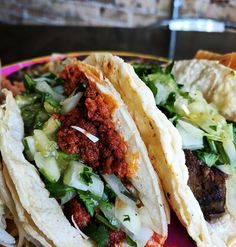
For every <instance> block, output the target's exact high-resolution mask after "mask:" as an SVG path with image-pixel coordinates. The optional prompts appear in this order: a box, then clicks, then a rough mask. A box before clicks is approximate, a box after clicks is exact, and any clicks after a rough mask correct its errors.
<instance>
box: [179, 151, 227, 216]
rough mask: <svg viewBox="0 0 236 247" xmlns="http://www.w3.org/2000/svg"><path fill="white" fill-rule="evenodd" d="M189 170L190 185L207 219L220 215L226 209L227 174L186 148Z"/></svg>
mask: <svg viewBox="0 0 236 247" xmlns="http://www.w3.org/2000/svg"><path fill="white" fill-rule="evenodd" d="M184 152H185V157H186V165H187V167H188V171H189V180H188V185H189V186H190V188H191V190H192V192H193V194H194V196H195V197H196V199H197V201H198V202H199V204H200V207H201V209H202V212H203V214H204V217H205V219H207V220H210V219H212V218H213V217H218V216H220V214H222V213H224V211H225V208H224V206H225V198H226V187H225V179H226V175H225V174H224V173H222V172H221V171H220V170H218V169H217V168H214V167H212V168H209V167H208V166H207V165H206V164H205V163H204V162H203V161H201V160H199V159H198V158H197V157H196V156H195V155H194V154H193V153H192V151H190V150H185V151H184Z"/></svg>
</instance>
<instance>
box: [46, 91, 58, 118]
mask: <svg viewBox="0 0 236 247" xmlns="http://www.w3.org/2000/svg"><path fill="white" fill-rule="evenodd" d="M43 106H44V109H45V110H46V111H47V112H48V113H50V114H52V113H60V112H61V105H60V102H59V101H58V100H55V99H54V98H53V97H52V96H51V95H46V96H45V100H44V103H43Z"/></svg>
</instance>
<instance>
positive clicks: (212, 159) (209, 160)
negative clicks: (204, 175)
mask: <svg viewBox="0 0 236 247" xmlns="http://www.w3.org/2000/svg"><path fill="white" fill-rule="evenodd" d="M195 153H196V155H197V157H198V158H199V159H200V160H202V161H204V162H205V163H206V164H207V165H208V166H209V167H211V166H213V165H215V163H216V161H217V160H218V159H219V157H220V156H219V154H215V153H212V152H211V153H208V152H204V151H196V152H195Z"/></svg>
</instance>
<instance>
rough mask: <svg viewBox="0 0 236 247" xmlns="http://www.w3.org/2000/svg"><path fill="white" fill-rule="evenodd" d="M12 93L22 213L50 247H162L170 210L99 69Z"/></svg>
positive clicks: (7, 140)
mask: <svg viewBox="0 0 236 247" xmlns="http://www.w3.org/2000/svg"><path fill="white" fill-rule="evenodd" d="M24 83H25V91H24V92H23V93H22V94H21V95H17V96H16V97H15V98H14V97H13V95H12V93H11V92H10V91H8V90H6V89H5V90H3V92H4V94H5V95H6V102H5V111H4V116H3V119H2V122H1V125H0V133H1V143H0V149H1V154H2V157H3V161H4V168H5V173H4V176H5V179H6V181H7V185H8V188H9V190H10V191H11V194H12V195H13V200H14V201H15V203H16V202H18V203H17V205H20V206H21V207H20V208H17V213H18V214H19V215H21V216H23V215H24V216H25V219H27V221H28V224H29V226H31V229H32V234H31V237H32V238H33V239H35V240H37V241H38V242H40V243H41V244H42V245H43V246H62V247H65V246H68V247H73V246H93V245H95V246H96V245H99V246H102V247H103V246H104V247H105V246H118V245H119V246H121V245H122V246H147V247H148V246H161V245H162V244H163V243H164V241H165V239H166V237H167V221H169V209H168V205H167V203H166V201H165V197H164V195H163V192H162V190H161V187H160V184H159V179H158V177H157V175H156V173H155V171H154V169H153V167H152V165H151V162H150V160H149V157H148V153H147V150H146V147H145V145H144V143H143V141H142V139H141V137H140V134H139V132H138V130H137V127H136V125H135V123H134V121H133V119H132V118H131V116H130V115H129V113H128V111H127V109H126V105H125V104H124V103H123V101H122V100H121V98H120V96H119V94H118V93H117V92H116V90H115V89H114V87H113V86H112V85H111V84H110V82H109V81H108V80H107V79H106V78H105V77H104V75H103V74H102V73H101V72H100V71H99V70H97V69H96V68H95V67H92V66H89V65H87V64H85V63H82V62H79V61H76V60H69V61H68V60H67V61H64V62H59V63H58V64H57V66H54V68H53V73H46V74H43V75H42V76H38V77H36V78H32V77H30V76H29V75H25V76H24Z"/></svg>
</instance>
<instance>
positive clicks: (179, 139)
mask: <svg viewBox="0 0 236 247" xmlns="http://www.w3.org/2000/svg"><path fill="white" fill-rule="evenodd" d="M85 62H86V63H88V64H90V65H93V66H96V67H97V68H98V69H100V70H102V72H103V74H104V75H105V76H106V77H107V78H108V79H109V80H110V82H111V83H112V84H113V85H114V87H115V88H116V90H117V91H118V92H119V93H120V95H121V97H122V99H123V101H124V102H125V103H126V105H127V107H128V110H129V112H130V114H131V116H132V117H133V119H134V120H135V123H136V125H137V127H138V129H139V132H140V134H141V136H142V139H143V141H144V143H145V144H146V146H147V150H148V153H149V157H150V159H151V161H152V164H153V166H154V168H155V170H156V171H157V173H158V175H159V177H160V179H161V182H162V185H163V188H164V191H165V193H166V196H167V198H168V200H169V202H170V204H171V206H172V208H173V209H174V211H175V213H176V214H177V216H178V218H179V219H180V221H181V222H182V224H183V225H184V226H185V227H186V229H187V231H188V233H189V235H190V236H191V237H192V239H193V240H194V241H195V242H196V244H197V246H204V247H206V246H209V247H212V246H219V247H222V246H236V217H235V216H236V214H235V205H236V196H235V192H234V186H235V183H236V174H235V165H236V151H235V144H236V143H235V139H234V133H235V132H234V126H233V124H232V123H230V122H227V121H226V119H225V118H224V117H223V116H222V115H220V114H219V112H218V111H217V109H216V108H215V107H214V106H213V105H211V104H208V103H207V102H206V101H205V99H204V98H203V97H202V95H201V93H200V92H199V91H194V92H187V91H185V90H184V88H183V87H182V86H181V85H179V84H178V83H177V82H176V80H175V78H174V77H173V75H172V74H171V70H172V66H173V63H169V64H167V65H162V66H160V65H156V64H134V65H133V67H132V66H131V65H129V64H127V63H124V61H123V60H122V59H120V58H118V57H115V56H112V55H111V54H108V53H104V54H103V53H97V54H92V55H90V56H89V57H88V58H86V60H85ZM135 72H136V73H135ZM192 73H193V74H194V72H192ZM141 79H142V80H141ZM156 106H158V108H159V109H160V110H161V111H162V112H161V111H160V110H159V109H158V108H157V107H156ZM171 122H172V123H171Z"/></svg>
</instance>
